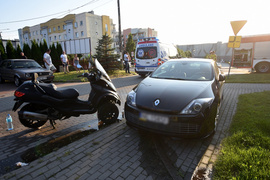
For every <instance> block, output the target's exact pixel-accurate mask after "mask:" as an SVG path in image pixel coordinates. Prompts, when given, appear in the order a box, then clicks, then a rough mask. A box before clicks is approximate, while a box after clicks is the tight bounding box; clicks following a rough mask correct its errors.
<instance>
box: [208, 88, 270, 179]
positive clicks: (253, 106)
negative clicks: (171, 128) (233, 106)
mask: <svg viewBox="0 0 270 180" xmlns="http://www.w3.org/2000/svg"><path fill="white" fill-rule="evenodd" d="M213 179H222V180H223V179H239V180H242V179H270V92H269V91H265V92H261V93H252V94H244V95H240V96H239V102H238V105H237V111H236V114H235V115H234V117H233V121H232V124H231V127H230V136H229V137H227V138H225V139H224V140H223V142H222V150H221V153H220V155H219V156H218V159H217V161H216V162H215V165H214V178H213Z"/></svg>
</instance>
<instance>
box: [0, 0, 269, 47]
mask: <svg viewBox="0 0 270 180" xmlns="http://www.w3.org/2000/svg"><path fill="white" fill-rule="evenodd" d="M0 3H1V11H0V17H1V18H0V31H1V32H2V37H3V38H4V39H14V38H18V31H17V30H18V29H19V28H23V27H24V26H33V25H36V24H40V23H43V22H46V21H48V20H50V19H52V18H61V17H63V16H65V15H67V14H68V13H71V14H74V13H75V14H78V13H82V12H88V11H91V10H93V11H94V12H95V14H97V15H108V16H110V18H111V19H113V22H114V24H117V26H116V27H117V29H118V11H117V0H46V1H36V0H10V1H6V0H0ZM83 5H85V6H83ZM120 5H121V27H122V30H123V29H127V28H148V27H149V28H153V29H155V30H156V31H158V38H159V39H160V40H161V41H165V42H171V43H174V44H200V43H215V42H218V41H222V42H227V41H228V39H229V36H233V35H234V33H233V30H232V28H231V25H230V21H238V20H247V23H246V25H245V26H244V27H243V28H242V29H241V30H240V32H239V33H238V35H239V36H241V35H242V36H245V35H255V34H270V23H269V21H270V20H269V1H268V0H257V1H252V0H222V1H221V0H185V1H184V0H166V1H164V0H161V1H157V0H120ZM38 17H43V18H38ZM33 18H38V19H35V20H28V21H22V20H27V19H33ZM13 21H19V22H16V23H9V22H13Z"/></svg>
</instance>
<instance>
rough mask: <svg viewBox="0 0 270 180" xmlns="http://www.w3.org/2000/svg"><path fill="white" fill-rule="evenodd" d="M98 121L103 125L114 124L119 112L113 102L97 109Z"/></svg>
mask: <svg viewBox="0 0 270 180" xmlns="http://www.w3.org/2000/svg"><path fill="white" fill-rule="evenodd" d="M97 115H98V119H99V120H100V121H102V122H104V123H105V124H112V123H114V122H115V121H116V120H117V118H118V115H119V110H118V108H117V106H116V104H114V103H113V102H106V103H104V104H102V105H101V106H100V107H99V108H98V113H97Z"/></svg>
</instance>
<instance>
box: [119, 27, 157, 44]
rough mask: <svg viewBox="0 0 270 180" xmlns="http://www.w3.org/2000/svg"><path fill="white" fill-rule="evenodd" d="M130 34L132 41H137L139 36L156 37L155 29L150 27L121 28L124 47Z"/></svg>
mask: <svg viewBox="0 0 270 180" xmlns="http://www.w3.org/2000/svg"><path fill="white" fill-rule="evenodd" d="M130 33H131V34H132V36H133V41H134V42H135V43H137V40H138V39H139V38H143V37H157V31H155V30H154V29H151V28H145V29H143V28H129V29H125V30H123V41H124V47H125V46H126V43H127V39H128V35H129V34H130Z"/></svg>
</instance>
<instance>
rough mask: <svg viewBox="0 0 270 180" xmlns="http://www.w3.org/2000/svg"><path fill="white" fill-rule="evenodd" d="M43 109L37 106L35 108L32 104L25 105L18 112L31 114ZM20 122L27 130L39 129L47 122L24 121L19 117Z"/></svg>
mask: <svg viewBox="0 0 270 180" xmlns="http://www.w3.org/2000/svg"><path fill="white" fill-rule="evenodd" d="M42 109H44V108H41V107H39V106H35V105H33V104H26V105H25V106H23V107H22V108H21V110H20V111H31V112H38V111H39V110H42ZM19 120H20V122H21V123H22V124H23V125H24V126H25V127H29V128H34V129H36V128H39V127H41V126H43V125H44V124H45V123H46V122H47V121H41V120H32V119H25V118H22V117H20V116H19Z"/></svg>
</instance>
